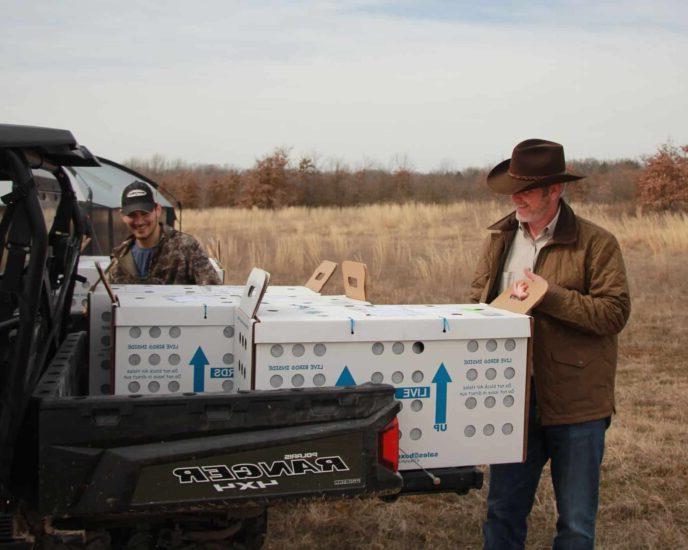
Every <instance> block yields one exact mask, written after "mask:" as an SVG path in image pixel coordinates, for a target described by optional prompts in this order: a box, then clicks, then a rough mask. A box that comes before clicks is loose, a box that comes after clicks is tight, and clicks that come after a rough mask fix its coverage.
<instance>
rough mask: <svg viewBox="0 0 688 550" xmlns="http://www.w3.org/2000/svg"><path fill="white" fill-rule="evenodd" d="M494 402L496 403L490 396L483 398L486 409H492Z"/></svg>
mask: <svg viewBox="0 0 688 550" xmlns="http://www.w3.org/2000/svg"><path fill="white" fill-rule="evenodd" d="M496 402H497V401H496V400H495V398H494V397H492V396H491V395H489V396H487V397H486V398H485V406H486V407H487V408H488V409H491V408H492V407H494V406H495V403H496Z"/></svg>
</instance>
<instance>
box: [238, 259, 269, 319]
mask: <svg viewBox="0 0 688 550" xmlns="http://www.w3.org/2000/svg"><path fill="white" fill-rule="evenodd" d="M269 283H270V274H269V273H268V272H267V271H263V270H262V269H258V268H257V267H254V268H253V269H252V270H251V273H250V274H249V276H248V280H247V281H246V286H245V287H244V293H243V295H242V297H241V302H240V303H239V309H240V310H241V312H242V313H243V314H244V315H245V316H246V318H248V319H253V316H254V315H255V314H256V311H258V306H260V301H261V300H262V299H263V295H264V294H265V291H266V289H267V288H268V284H269Z"/></svg>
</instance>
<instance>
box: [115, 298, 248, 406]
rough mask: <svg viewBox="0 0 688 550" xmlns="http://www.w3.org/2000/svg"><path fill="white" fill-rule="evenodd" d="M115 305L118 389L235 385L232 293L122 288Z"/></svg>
mask: <svg viewBox="0 0 688 550" xmlns="http://www.w3.org/2000/svg"><path fill="white" fill-rule="evenodd" d="M118 300H119V304H118V305H116V306H115V307H113V324H114V334H115V343H114V357H115V363H114V364H115V371H114V374H115V377H114V378H115V383H114V389H115V394H118V395H127V394H171V393H179V392H192V391H193V392H213V391H215V392H222V391H224V392H233V391H234V380H233V379H234V310H235V307H236V305H237V304H238V299H237V298H234V297H232V296H231V295H229V294H220V293H217V294H201V293H196V292H184V293H177V294H171V293H170V291H169V289H168V287H162V286H161V287H158V288H156V289H154V290H153V291H152V292H151V293H148V294H143V295H141V294H125V293H122V294H118Z"/></svg>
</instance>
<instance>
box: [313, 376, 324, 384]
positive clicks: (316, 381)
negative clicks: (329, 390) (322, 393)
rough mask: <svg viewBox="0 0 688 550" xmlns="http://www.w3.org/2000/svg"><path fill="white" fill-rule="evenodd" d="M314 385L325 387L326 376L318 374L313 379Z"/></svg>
mask: <svg viewBox="0 0 688 550" xmlns="http://www.w3.org/2000/svg"><path fill="white" fill-rule="evenodd" d="M313 384H314V385H316V386H324V385H325V375H324V374H316V375H315V376H314V377H313Z"/></svg>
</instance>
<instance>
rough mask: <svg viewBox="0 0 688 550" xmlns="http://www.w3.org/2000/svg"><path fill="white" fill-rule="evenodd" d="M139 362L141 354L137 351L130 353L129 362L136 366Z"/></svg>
mask: <svg viewBox="0 0 688 550" xmlns="http://www.w3.org/2000/svg"><path fill="white" fill-rule="evenodd" d="M140 362H141V356H140V355H139V354H138V353H132V354H131V355H130V356H129V364H130V365H133V366H136V365H138V364H139V363H140Z"/></svg>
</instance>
